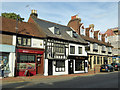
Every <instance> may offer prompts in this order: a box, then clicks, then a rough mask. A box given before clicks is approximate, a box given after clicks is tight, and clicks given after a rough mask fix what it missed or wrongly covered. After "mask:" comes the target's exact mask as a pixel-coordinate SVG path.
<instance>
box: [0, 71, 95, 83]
mask: <svg viewBox="0 0 120 90" xmlns="http://www.w3.org/2000/svg"><path fill="white" fill-rule="evenodd" d="M91 75H95V73H81V74H68V75H56V76H33V77H8V78H4V79H2V82H3V83H5V82H7V83H9V82H25V81H30V80H33V79H39V78H57V77H77V76H91Z"/></svg>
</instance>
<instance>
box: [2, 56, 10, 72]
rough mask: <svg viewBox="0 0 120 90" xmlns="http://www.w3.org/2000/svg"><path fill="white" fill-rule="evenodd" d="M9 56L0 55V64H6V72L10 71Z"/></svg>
mask: <svg viewBox="0 0 120 90" xmlns="http://www.w3.org/2000/svg"><path fill="white" fill-rule="evenodd" d="M8 55H9V54H2V55H0V64H1V60H3V63H4V70H5V71H9V61H8V60H9V58H8Z"/></svg>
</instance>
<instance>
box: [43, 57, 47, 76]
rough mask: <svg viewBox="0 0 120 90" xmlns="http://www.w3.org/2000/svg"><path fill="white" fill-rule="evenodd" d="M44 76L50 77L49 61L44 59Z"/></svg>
mask: <svg viewBox="0 0 120 90" xmlns="http://www.w3.org/2000/svg"><path fill="white" fill-rule="evenodd" d="M44 76H48V59H44Z"/></svg>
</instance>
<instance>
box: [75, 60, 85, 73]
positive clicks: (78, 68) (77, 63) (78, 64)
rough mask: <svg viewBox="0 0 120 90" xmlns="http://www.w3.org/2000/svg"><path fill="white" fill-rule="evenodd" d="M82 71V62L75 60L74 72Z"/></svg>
mask: <svg viewBox="0 0 120 90" xmlns="http://www.w3.org/2000/svg"><path fill="white" fill-rule="evenodd" d="M83 70H84V61H81V60H76V61H75V71H83Z"/></svg>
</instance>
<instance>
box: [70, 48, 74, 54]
mask: <svg viewBox="0 0 120 90" xmlns="http://www.w3.org/2000/svg"><path fill="white" fill-rule="evenodd" d="M70 54H75V46H70Z"/></svg>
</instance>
